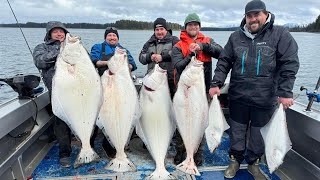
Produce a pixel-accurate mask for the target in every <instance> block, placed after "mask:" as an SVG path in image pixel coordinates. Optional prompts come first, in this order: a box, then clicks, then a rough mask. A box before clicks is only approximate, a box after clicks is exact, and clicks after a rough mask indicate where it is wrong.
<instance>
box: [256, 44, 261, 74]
mask: <svg viewBox="0 0 320 180" xmlns="http://www.w3.org/2000/svg"><path fill="white" fill-rule="evenodd" d="M260 51H261V49H259V51H258V63H257V76H258V75H259V71H260V60H261V58H260Z"/></svg>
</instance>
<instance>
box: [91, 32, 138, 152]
mask: <svg viewBox="0 0 320 180" xmlns="http://www.w3.org/2000/svg"><path fill="white" fill-rule="evenodd" d="M104 39H105V41H104V42H103V43H101V44H95V45H93V46H92V48H91V53H90V57H91V60H92V62H93V63H94V65H95V66H96V67H97V68H98V73H99V75H100V76H102V75H103V73H104V71H106V70H107V69H108V66H107V62H106V61H108V60H109V59H110V58H111V57H112V56H113V55H114V52H115V49H116V47H120V48H123V49H125V48H124V47H122V46H121V45H120V44H119V34H118V30H117V29H116V28H115V27H107V28H106V30H105V33H104ZM127 53H128V61H129V67H128V68H129V69H130V71H134V70H136V69H137V66H136V63H135V61H134V59H133V57H132V56H131V54H130V52H129V51H128V50H127ZM97 133H98V128H96V129H95V130H94V133H93V135H92V138H91V141H90V144H91V146H92V147H94V140H95V137H96V136H97ZM102 147H103V149H104V150H105V151H106V153H107V155H108V157H110V158H113V157H114V156H115V155H116V150H115V149H114V148H113V147H112V146H111V145H110V143H109V141H108V140H107V139H106V138H105V137H104V138H103V141H102Z"/></svg>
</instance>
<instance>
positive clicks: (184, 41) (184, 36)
mask: <svg viewBox="0 0 320 180" xmlns="http://www.w3.org/2000/svg"><path fill="white" fill-rule="evenodd" d="M197 42H201V43H209V44H210V38H209V37H206V36H204V35H203V34H202V33H201V32H199V33H198V36H197V39H196V40H194V39H192V38H191V37H190V36H189V35H188V33H187V31H185V30H182V31H181V33H180V41H179V42H178V43H177V44H176V45H175V46H177V47H179V48H180V49H181V51H182V54H183V57H186V56H187V55H188V54H190V50H189V46H190V44H191V43H197ZM197 59H198V60H199V61H202V62H211V61H212V60H211V57H210V56H209V55H208V54H205V53H203V51H198V52H197ZM173 75H174V84H175V86H177V83H178V82H177V77H178V75H177V70H176V69H174V72H173Z"/></svg>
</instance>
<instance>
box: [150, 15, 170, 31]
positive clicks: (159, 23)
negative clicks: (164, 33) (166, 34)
mask: <svg viewBox="0 0 320 180" xmlns="http://www.w3.org/2000/svg"><path fill="white" fill-rule="evenodd" d="M157 27H163V28H165V29H167V21H166V20H165V19H163V18H157V19H156V20H155V21H154V23H153V30H155V29H156V28H157Z"/></svg>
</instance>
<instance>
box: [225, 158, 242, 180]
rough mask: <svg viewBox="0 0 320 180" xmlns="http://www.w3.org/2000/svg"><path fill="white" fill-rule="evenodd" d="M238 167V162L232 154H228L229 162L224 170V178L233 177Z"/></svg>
mask: <svg viewBox="0 0 320 180" xmlns="http://www.w3.org/2000/svg"><path fill="white" fill-rule="evenodd" d="M239 168H240V164H239V162H238V161H237V160H236V158H234V156H233V155H231V156H230V164H229V166H228V167H227V169H226V170H225V171H224V177H225V178H233V177H234V176H235V175H236V174H237V172H238V170H239Z"/></svg>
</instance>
